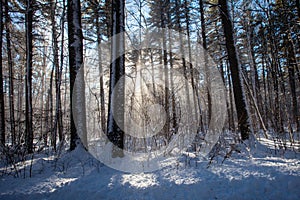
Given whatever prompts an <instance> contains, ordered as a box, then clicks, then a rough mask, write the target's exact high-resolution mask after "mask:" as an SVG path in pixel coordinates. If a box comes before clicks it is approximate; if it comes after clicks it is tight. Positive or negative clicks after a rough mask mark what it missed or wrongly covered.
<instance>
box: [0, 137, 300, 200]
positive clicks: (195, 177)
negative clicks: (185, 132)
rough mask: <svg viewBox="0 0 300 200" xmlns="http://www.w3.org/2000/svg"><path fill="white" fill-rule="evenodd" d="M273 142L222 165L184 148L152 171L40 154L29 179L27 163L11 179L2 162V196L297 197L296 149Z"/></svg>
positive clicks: (81, 155) (299, 166)
mask: <svg viewBox="0 0 300 200" xmlns="http://www.w3.org/2000/svg"><path fill="white" fill-rule="evenodd" d="M272 144H273V141H272V140H267V139H261V140H259V141H257V148H256V149H255V151H251V155H249V152H246V151H245V149H243V148H241V147H239V148H241V149H240V150H241V153H237V152H233V153H232V154H231V156H230V157H229V158H227V159H225V161H224V162H223V163H222V162H221V161H223V158H221V157H219V158H216V159H214V160H213V161H212V162H210V160H201V159H199V158H197V156H196V155H195V154H194V153H192V152H189V153H188V152H186V153H185V154H183V155H182V156H181V157H180V159H175V158H172V157H170V158H168V159H166V160H165V161H164V162H165V163H163V165H164V167H163V168H162V169H160V170H157V171H154V172H151V173H125V172H121V171H117V170H114V169H111V168H109V167H107V166H105V165H103V164H102V163H100V162H99V161H97V160H95V159H94V158H93V157H92V156H91V155H90V154H89V153H88V152H86V151H85V150H83V149H80V148H77V149H76V150H75V151H73V152H64V153H63V154H62V156H61V157H60V158H58V159H53V156H52V157H51V156H49V155H47V154H46V153H44V154H42V153H41V154H38V155H35V156H34V162H33V166H32V170H33V171H32V177H31V178H29V177H28V173H29V172H28V171H29V170H28V169H29V166H27V168H26V170H27V171H26V170H25V173H27V174H26V178H25V179H24V178H23V170H21V172H20V175H21V177H20V178H15V177H13V176H12V175H13V174H14V173H13V171H12V172H11V174H10V175H9V174H8V169H7V168H5V167H3V166H0V199H14V200H17V199H23V200H24V199H72V200H76V199H149V200H151V199H300V190H299V186H300V156H299V155H300V154H299V149H293V148H287V149H285V150H284V149H277V151H275V150H274V149H272V148H273V146H272ZM49 157H50V159H49ZM27 162H28V161H27ZM1 167H2V168H1Z"/></svg>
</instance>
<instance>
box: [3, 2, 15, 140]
mask: <svg viewBox="0 0 300 200" xmlns="http://www.w3.org/2000/svg"><path fill="white" fill-rule="evenodd" d="M8 10H9V7H8V1H7V0H5V20H6V22H5V24H6V47H7V48H6V49H7V63H8V71H9V116H10V132H11V142H12V145H14V144H15V142H16V132H15V114H14V113H15V111H14V107H15V106H14V81H13V79H14V71H13V61H12V54H11V43H10V16H9V14H8Z"/></svg>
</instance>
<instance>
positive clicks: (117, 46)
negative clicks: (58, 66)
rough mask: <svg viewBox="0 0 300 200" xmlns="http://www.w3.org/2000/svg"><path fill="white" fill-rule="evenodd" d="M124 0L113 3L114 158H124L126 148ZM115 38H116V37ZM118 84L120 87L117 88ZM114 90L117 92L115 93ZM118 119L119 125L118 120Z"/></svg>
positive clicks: (109, 125)
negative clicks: (124, 148)
mask: <svg viewBox="0 0 300 200" xmlns="http://www.w3.org/2000/svg"><path fill="white" fill-rule="evenodd" d="M124 6H125V1H124V0H113V1H112V33H111V34H112V35H111V36H112V41H111V64H110V82H109V103H108V118H107V137H108V139H109V140H110V141H111V142H112V143H113V144H114V146H113V149H112V156H113V157H123V156H124V155H123V147H124V130H122V129H123V128H124V101H125V100H124V86H125V79H124V75H125V55H124V53H125V41H124V31H125V13H124ZM114 36H115V37H114ZM117 83H118V87H117V88H115V86H116V85H117ZM114 90H117V91H115V92H114ZM115 117H117V118H118V123H117V122H116V118H115Z"/></svg>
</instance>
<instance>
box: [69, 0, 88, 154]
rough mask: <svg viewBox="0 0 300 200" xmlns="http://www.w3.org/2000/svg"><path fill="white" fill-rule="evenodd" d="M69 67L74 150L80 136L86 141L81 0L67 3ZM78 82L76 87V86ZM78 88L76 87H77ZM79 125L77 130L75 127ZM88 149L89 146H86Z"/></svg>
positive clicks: (71, 146)
mask: <svg viewBox="0 0 300 200" xmlns="http://www.w3.org/2000/svg"><path fill="white" fill-rule="evenodd" d="M67 9H68V11H67V16H68V39H69V44H68V48H69V66H70V100H71V103H70V106H71V107H70V111H71V141H70V150H74V149H75V148H76V146H78V144H80V143H79V141H80V140H79V135H80V136H81V141H82V143H83V144H85V145H86V144H87V139H86V121H85V120H86V117H85V98H84V94H85V92H84V77H83V75H84V74H83V71H81V73H79V72H80V70H83V35H82V29H81V6H80V0H68V1H67ZM75 80H76V85H75ZM75 86H76V87H75ZM75 122H76V124H77V128H76V125H75ZM86 147H87V146H86Z"/></svg>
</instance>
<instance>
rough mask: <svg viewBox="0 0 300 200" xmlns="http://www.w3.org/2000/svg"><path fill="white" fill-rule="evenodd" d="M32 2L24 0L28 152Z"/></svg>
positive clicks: (29, 141) (28, 144) (28, 146)
mask: <svg viewBox="0 0 300 200" xmlns="http://www.w3.org/2000/svg"><path fill="white" fill-rule="evenodd" d="M32 4H33V2H32V0H27V1H26V15H25V23H26V24H25V27H26V75H25V79H26V83H25V85H26V86H25V88H26V89H25V93H26V94H25V98H26V101H25V102H26V110H25V113H26V137H25V144H26V149H27V152H28V153H32V152H33V130H32V49H33V45H32V40H33V35H32V20H33V5H32Z"/></svg>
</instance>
